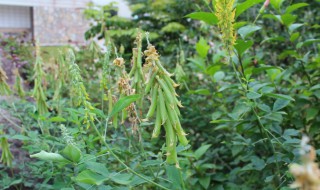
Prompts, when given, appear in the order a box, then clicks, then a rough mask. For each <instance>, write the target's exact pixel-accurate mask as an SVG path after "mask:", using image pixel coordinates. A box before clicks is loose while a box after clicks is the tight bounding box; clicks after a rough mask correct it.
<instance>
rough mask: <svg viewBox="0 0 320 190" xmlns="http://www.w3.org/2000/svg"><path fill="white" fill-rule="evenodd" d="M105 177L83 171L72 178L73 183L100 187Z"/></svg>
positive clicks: (89, 171)
mask: <svg viewBox="0 0 320 190" xmlns="http://www.w3.org/2000/svg"><path fill="white" fill-rule="evenodd" d="M107 179H108V178H107V177H104V176H102V175H100V174H97V173H95V172H93V171H91V170H84V171H82V172H81V173H79V175H78V176H77V177H75V178H74V180H75V181H77V182H81V183H85V184H90V185H101V184H102V183H103V182H104V181H105V180H107Z"/></svg>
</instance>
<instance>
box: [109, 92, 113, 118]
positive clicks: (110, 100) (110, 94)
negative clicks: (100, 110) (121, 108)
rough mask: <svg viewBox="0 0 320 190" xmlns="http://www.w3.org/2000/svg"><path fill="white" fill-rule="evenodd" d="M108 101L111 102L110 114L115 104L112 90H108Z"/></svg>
mask: <svg viewBox="0 0 320 190" xmlns="http://www.w3.org/2000/svg"><path fill="white" fill-rule="evenodd" d="M108 101H109V108H108V109H109V110H108V114H110V113H111V110H112V108H113V105H112V104H113V102H112V93H111V90H108Z"/></svg>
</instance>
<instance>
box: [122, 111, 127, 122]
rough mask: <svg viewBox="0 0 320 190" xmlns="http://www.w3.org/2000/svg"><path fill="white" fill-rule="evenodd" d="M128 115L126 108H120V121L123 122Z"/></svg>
mask: <svg viewBox="0 0 320 190" xmlns="http://www.w3.org/2000/svg"><path fill="white" fill-rule="evenodd" d="M127 116H128V112H127V110H126V109H123V110H122V117H121V123H122V124H123V123H124V122H125V120H126V119H127Z"/></svg>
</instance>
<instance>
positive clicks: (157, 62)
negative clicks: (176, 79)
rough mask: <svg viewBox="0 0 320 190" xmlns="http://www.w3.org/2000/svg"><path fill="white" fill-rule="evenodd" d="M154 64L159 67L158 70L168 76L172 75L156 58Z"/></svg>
mask: <svg viewBox="0 0 320 190" xmlns="http://www.w3.org/2000/svg"><path fill="white" fill-rule="evenodd" d="M155 62H156V65H157V66H158V67H159V69H160V71H162V72H163V73H164V74H166V75H168V76H172V75H173V74H171V73H169V72H168V71H167V70H166V69H165V68H164V67H163V66H162V65H161V63H160V61H159V60H156V61H155Z"/></svg>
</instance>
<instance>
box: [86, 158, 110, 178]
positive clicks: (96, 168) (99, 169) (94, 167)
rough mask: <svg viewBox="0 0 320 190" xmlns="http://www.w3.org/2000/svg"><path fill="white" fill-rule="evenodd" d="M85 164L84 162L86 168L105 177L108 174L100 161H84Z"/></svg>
mask: <svg viewBox="0 0 320 190" xmlns="http://www.w3.org/2000/svg"><path fill="white" fill-rule="evenodd" d="M85 164H86V168H87V169H89V170H91V171H93V172H96V173H98V174H101V175H103V176H105V177H107V176H109V171H108V169H107V168H106V166H105V164H101V163H98V162H93V161H89V162H85Z"/></svg>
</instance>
